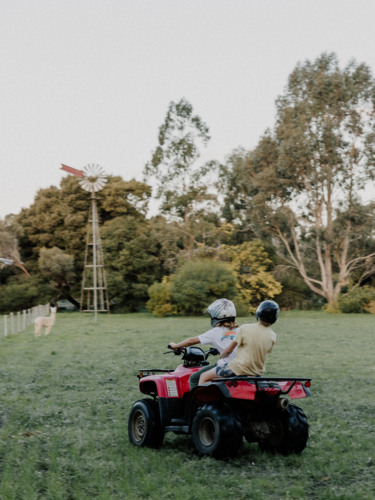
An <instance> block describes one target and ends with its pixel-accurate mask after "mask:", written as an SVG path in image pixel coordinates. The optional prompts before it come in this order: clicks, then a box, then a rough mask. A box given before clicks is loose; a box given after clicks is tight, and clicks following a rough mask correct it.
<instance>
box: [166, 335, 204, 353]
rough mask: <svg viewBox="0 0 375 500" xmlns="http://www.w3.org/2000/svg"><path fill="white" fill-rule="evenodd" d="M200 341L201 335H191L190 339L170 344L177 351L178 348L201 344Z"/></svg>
mask: <svg viewBox="0 0 375 500" xmlns="http://www.w3.org/2000/svg"><path fill="white" fill-rule="evenodd" d="M199 343H200V340H199V337H190V339H186V340H183V341H182V342H179V343H178V344H175V343H174V342H170V343H169V345H170V346H171V347H172V349H173V350H174V351H175V350H176V349H180V347H189V346H191V345H195V344H199Z"/></svg>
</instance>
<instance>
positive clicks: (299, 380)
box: [214, 376, 311, 394]
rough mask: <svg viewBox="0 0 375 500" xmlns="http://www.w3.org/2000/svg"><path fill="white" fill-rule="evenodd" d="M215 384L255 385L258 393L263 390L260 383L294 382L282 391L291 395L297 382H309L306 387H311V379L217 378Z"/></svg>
mask: <svg viewBox="0 0 375 500" xmlns="http://www.w3.org/2000/svg"><path fill="white" fill-rule="evenodd" d="M214 382H249V383H255V387H256V388H257V391H260V390H261V388H260V387H259V383H262V382H266V383H268V382H292V383H291V384H290V387H289V388H288V390H287V391H281V394H289V392H290V391H291V390H292V389H293V387H294V386H295V384H296V382H305V384H306V382H308V385H306V387H310V382H311V378H302V377H243V376H238V377H220V378H215V379H214Z"/></svg>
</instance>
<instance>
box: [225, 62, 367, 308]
mask: <svg viewBox="0 0 375 500" xmlns="http://www.w3.org/2000/svg"><path fill="white" fill-rule="evenodd" d="M374 106H375V87H374V79H373V77H372V75H371V72H370V69H369V68H368V67H367V66H366V65H365V64H357V63H355V62H354V61H352V62H350V63H349V64H348V65H347V66H346V67H345V68H344V69H341V68H340V67H339V63H338V61H337V58H336V57H335V55H333V54H328V55H327V54H323V55H322V56H321V57H319V58H318V59H317V60H316V61H314V62H310V61H307V62H305V63H304V64H298V65H297V67H296V68H295V69H294V70H293V72H292V74H291V75H290V77H289V80H288V84H287V87H286V89H285V92H284V94H283V95H282V96H280V97H279V99H278V100H277V119H276V125H275V128H274V130H273V131H267V132H266V133H265V135H264V136H263V137H262V138H261V140H260V142H259V144H258V145H257V147H256V148H255V149H254V151H251V152H244V151H239V152H237V154H236V155H235V156H236V158H233V157H232V158H231V165H233V166H234V168H230V166H229V168H228V166H227V167H224V168H223V169H222V185H224V186H225V188H226V193H227V196H226V203H225V207H226V209H227V214H229V216H230V217H231V218H235V217H236V214H243V215H242V217H241V218H242V220H243V219H244V218H245V219H246V220H247V223H248V224H249V226H250V227H251V229H252V230H254V231H255V232H256V233H257V234H259V235H263V236H266V235H269V236H271V237H272V238H273V240H274V242H275V244H276V245H277V246H278V252H279V255H281V256H282V257H283V259H284V260H285V262H286V263H287V265H289V266H291V267H292V268H294V269H297V270H298V272H299V273H300V275H301V276H302V278H303V280H304V281H305V283H306V284H307V285H308V287H309V288H310V289H311V290H313V291H314V292H316V293H317V294H319V295H322V296H323V297H325V299H326V300H327V301H328V302H332V301H334V300H336V299H337V297H338V295H339V293H340V291H341V289H342V287H343V286H346V285H348V283H349V280H350V275H351V273H352V272H353V271H354V270H356V269H358V268H361V269H362V271H363V272H362V274H361V276H360V277H359V281H360V280H361V279H363V278H364V277H366V276H367V275H368V273H371V272H373V270H372V262H373V258H374V256H375V248H374V242H373V240H372V239H371V238H369V235H371V234H372V233H373V230H374V217H373V211H374V205H373V204H372V203H367V204H366V203H364V202H363V201H362V199H361V196H360V193H361V191H362V190H363V189H364V187H365V185H366V183H367V182H371V181H373V180H374V175H375V154H374V152H375V149H374V148H375V107H374ZM311 262H313V263H315V267H314V269H312V266H311Z"/></svg>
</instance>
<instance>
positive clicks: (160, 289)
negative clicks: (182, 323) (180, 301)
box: [146, 280, 177, 318]
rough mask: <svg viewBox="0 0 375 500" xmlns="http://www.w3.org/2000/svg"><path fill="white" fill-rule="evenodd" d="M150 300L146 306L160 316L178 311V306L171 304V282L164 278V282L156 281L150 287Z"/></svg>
mask: <svg viewBox="0 0 375 500" xmlns="http://www.w3.org/2000/svg"><path fill="white" fill-rule="evenodd" d="M148 293H149V295H150V300H149V301H148V302H147V304H146V307H147V309H149V310H150V311H152V312H153V313H154V314H155V315H156V316H159V318H163V317H164V316H167V315H170V314H176V313H177V306H176V305H175V304H171V283H168V282H167V280H163V283H154V284H153V285H151V286H150V288H149V289H148Z"/></svg>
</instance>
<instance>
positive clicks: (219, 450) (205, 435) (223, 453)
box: [191, 404, 242, 459]
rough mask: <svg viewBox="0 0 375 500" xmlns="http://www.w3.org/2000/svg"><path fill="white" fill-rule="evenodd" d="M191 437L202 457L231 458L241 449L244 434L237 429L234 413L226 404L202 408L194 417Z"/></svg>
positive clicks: (206, 405)
mask: <svg viewBox="0 0 375 500" xmlns="http://www.w3.org/2000/svg"><path fill="white" fill-rule="evenodd" d="M191 435H192V440H193V445H194V447H195V449H196V450H197V451H198V453H199V454H200V455H212V456H214V457H215V458H221V459H224V458H231V457H233V456H235V455H236V454H237V453H238V452H239V450H240V448H241V443H242V433H241V432H240V431H239V430H238V428H237V425H236V422H235V419H234V416H233V413H232V411H231V410H230V408H228V406H226V405H224V404H220V405H218V404H205V405H204V406H202V408H200V409H199V410H198V412H197V414H196V415H195V417H194V420H193V425H192V431H191Z"/></svg>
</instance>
